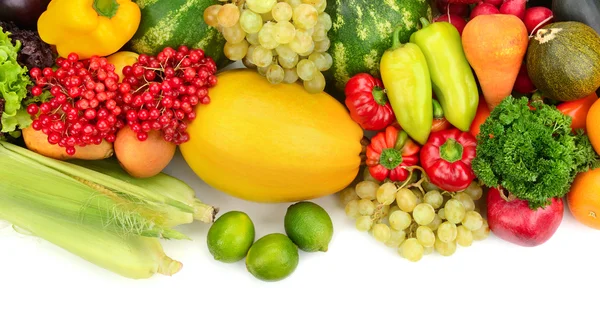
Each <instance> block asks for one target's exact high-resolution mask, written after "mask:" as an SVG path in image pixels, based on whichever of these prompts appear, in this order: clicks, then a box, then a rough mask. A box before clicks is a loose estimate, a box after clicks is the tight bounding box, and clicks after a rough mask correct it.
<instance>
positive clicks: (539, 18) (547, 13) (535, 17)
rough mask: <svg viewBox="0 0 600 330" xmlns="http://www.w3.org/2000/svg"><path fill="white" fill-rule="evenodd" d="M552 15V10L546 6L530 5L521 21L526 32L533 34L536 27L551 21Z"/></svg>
mask: <svg viewBox="0 0 600 330" xmlns="http://www.w3.org/2000/svg"><path fill="white" fill-rule="evenodd" d="M553 18H554V16H553V15H552V10H550V9H549V8H546V7H541V6H539V7H531V8H529V9H527V10H526V11H525V19H524V20H523V22H524V23H525V26H526V27H527V32H529V34H530V35H533V34H535V32H536V31H537V29H539V28H541V27H542V26H544V25H546V24H548V23H551V22H552V19H553Z"/></svg>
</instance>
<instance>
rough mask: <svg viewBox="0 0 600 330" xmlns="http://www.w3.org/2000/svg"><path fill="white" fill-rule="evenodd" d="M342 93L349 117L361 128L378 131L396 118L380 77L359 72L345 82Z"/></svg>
mask: <svg viewBox="0 0 600 330" xmlns="http://www.w3.org/2000/svg"><path fill="white" fill-rule="evenodd" d="M344 93H345V94H346V101H345V103H346V107H348V109H349V110H350V117H352V119H353V120H354V121H355V122H357V123H358V124H359V125H360V127H362V128H363V129H366V130H370V131H380V130H382V129H384V128H386V127H387V126H389V125H390V124H391V123H392V122H394V120H396V116H395V115H394V111H393V110H392V106H391V105H390V102H389V101H388V99H387V96H386V95H385V91H384V88H383V82H382V81H381V80H380V79H378V78H375V77H373V76H371V75H370V74H367V73H359V74H357V75H355V76H354V77H352V78H351V79H350V80H349V81H348V83H346V88H345V90H344Z"/></svg>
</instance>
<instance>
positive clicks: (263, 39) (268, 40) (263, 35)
mask: <svg viewBox="0 0 600 330" xmlns="http://www.w3.org/2000/svg"><path fill="white" fill-rule="evenodd" d="M258 41H259V42H260V45H261V46H263V47H264V48H266V49H275V48H276V47H277V46H279V43H278V42H277V40H275V23H273V22H267V23H265V25H263V27H262V29H261V30H260V32H258Z"/></svg>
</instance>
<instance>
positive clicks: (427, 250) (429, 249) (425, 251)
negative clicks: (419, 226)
mask: <svg viewBox="0 0 600 330" xmlns="http://www.w3.org/2000/svg"><path fill="white" fill-rule="evenodd" d="M432 253H433V246H430V247H423V255H429V254H432Z"/></svg>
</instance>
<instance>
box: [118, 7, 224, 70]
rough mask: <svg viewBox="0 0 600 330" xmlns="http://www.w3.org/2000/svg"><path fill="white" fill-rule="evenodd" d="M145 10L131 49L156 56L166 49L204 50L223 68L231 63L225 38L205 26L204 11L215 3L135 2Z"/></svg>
mask: <svg viewBox="0 0 600 330" xmlns="http://www.w3.org/2000/svg"><path fill="white" fill-rule="evenodd" d="M134 2H135V3H137V5H138V6H139V7H140V9H141V11H142V20H141V22H140V26H139V28H138V30H137V32H136V34H135V35H134V36H133V38H132V39H131V40H130V41H129V43H128V45H127V48H128V50H131V51H133V52H136V53H138V54H149V55H156V54H157V53H158V52H160V51H161V50H162V49H164V48H165V47H173V48H177V47H179V46H181V45H186V46H188V47H190V48H201V49H202V50H204V52H205V53H206V54H207V55H208V56H210V57H212V58H213V60H214V61H215V62H216V63H217V66H218V67H219V68H222V67H224V66H225V65H227V64H228V63H230V61H229V60H228V59H227V58H226V57H225V54H224V53H223V47H224V46H225V39H224V38H223V36H222V35H221V33H219V31H218V30H217V29H215V28H213V27H210V26H208V25H207V24H206V23H204V19H203V14H204V10H205V9H206V8H207V7H208V6H211V5H214V4H216V3H218V2H217V1H215V0H134Z"/></svg>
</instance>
